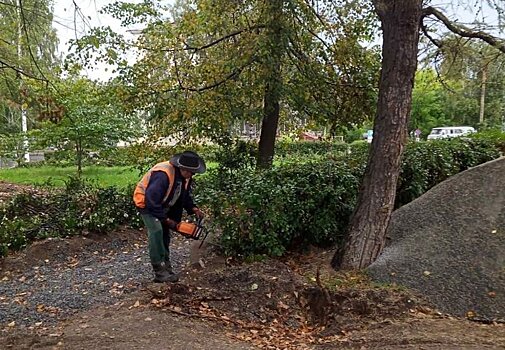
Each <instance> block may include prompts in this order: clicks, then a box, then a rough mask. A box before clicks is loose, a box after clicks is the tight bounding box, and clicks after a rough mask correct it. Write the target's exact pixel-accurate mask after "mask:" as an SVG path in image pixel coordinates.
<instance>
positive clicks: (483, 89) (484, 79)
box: [479, 64, 488, 125]
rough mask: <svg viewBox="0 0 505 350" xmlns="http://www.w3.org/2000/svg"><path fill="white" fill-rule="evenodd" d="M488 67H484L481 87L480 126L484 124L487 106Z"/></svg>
mask: <svg viewBox="0 0 505 350" xmlns="http://www.w3.org/2000/svg"><path fill="white" fill-rule="evenodd" d="M487 67H488V65H487V64H485V65H484V67H482V76H481V85H480V110H479V124H480V125H482V124H484V110H485V105H486V84H487Z"/></svg>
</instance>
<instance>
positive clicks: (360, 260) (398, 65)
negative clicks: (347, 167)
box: [332, 0, 422, 269]
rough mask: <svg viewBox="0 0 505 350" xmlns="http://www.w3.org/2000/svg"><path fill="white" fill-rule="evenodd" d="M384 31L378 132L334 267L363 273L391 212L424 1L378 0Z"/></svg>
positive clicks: (374, 254)
mask: <svg viewBox="0 0 505 350" xmlns="http://www.w3.org/2000/svg"><path fill="white" fill-rule="evenodd" d="M374 5H375V9H376V11H377V13H378V14H379V17H380V19H381V23H382V31H383V46H382V54H383V59H382V70H381V79H380V85H379V100H378V106H377V114H376V116H375V121H374V134H373V141H372V145H371V150H370V155H369V159H368V164H367V167H366V170H365V177H364V179H363V182H362V184H361V187H360V192H359V195H358V202H357V207H356V210H355V212H354V214H353V217H352V219H351V222H350V225H349V229H348V237H347V240H346V243H345V246H344V247H342V248H341V249H340V250H339V251H337V253H336V254H335V256H334V257H333V260H332V265H333V266H334V267H335V268H342V269H361V268H364V267H366V266H368V265H370V264H371V263H372V262H373V261H375V259H376V258H377V256H378V255H379V253H380V252H381V250H382V248H383V245H384V241H385V233H386V229H387V226H388V224H389V220H390V218H391V213H392V211H393V206H394V200H395V194H396V185H397V179H398V176H399V172H400V164H401V157H402V154H403V150H404V147H405V144H406V142H407V136H408V132H407V125H408V117H409V114H410V109H411V102H412V88H413V85H414V75H415V71H416V65H417V53H418V41H419V23H420V18H421V10H422V0H376V1H374Z"/></svg>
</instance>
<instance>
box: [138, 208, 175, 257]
mask: <svg viewBox="0 0 505 350" xmlns="http://www.w3.org/2000/svg"><path fill="white" fill-rule="evenodd" d="M141 216H142V220H143V221H144V224H145V226H146V228H147V234H148V239H149V258H150V259H151V264H153V265H159V264H161V263H162V262H165V261H170V248H169V245H170V229H169V228H168V226H167V225H166V224H165V225H164V224H163V223H162V222H161V221H160V220H159V219H157V218H155V217H154V216H152V215H149V214H142V215H141Z"/></svg>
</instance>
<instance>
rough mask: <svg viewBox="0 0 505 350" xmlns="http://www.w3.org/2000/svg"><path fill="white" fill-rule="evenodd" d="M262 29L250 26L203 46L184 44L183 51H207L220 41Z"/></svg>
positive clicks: (258, 26)
mask: <svg viewBox="0 0 505 350" xmlns="http://www.w3.org/2000/svg"><path fill="white" fill-rule="evenodd" d="M263 28H265V26H264V25H255V26H252V27H250V28H247V29H240V30H237V31H234V32H231V33H229V34H226V35H224V36H222V37H220V38H218V39H216V40H214V41H211V42H210V43H208V44H205V45H203V46H190V45H188V44H186V43H185V45H186V46H185V48H184V50H191V51H200V50H205V49H207V48H209V47H211V46H214V45H217V44H219V43H220V42H221V41H225V40H227V39H230V38H233V37H235V36H237V35H240V34H242V33H244V32H251V31H253V30H256V29H263ZM162 51H164V50H162Z"/></svg>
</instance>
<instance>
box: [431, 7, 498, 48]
mask: <svg viewBox="0 0 505 350" xmlns="http://www.w3.org/2000/svg"><path fill="white" fill-rule="evenodd" d="M428 16H434V17H435V18H437V19H438V20H439V21H441V22H442V23H443V24H444V25H445V26H446V27H447V29H449V30H450V31H451V32H453V33H455V34H458V35H460V36H462V37H465V38H473V39H480V40H482V41H485V42H486V43H488V44H489V45H491V46H493V47H495V48H496V49H498V50H500V51H501V52H503V53H505V40H503V39H501V38H498V37H495V36H493V35H490V34H488V33H485V32H483V31H474V30H472V29H470V28H467V27H465V26H464V25H461V24H455V23H453V22H452V21H451V20H450V19H449V18H447V17H446V16H445V15H444V14H443V13H442V12H440V11H439V10H437V9H435V8H434V7H431V6H428V7H426V8H424V9H423V14H422V16H421V21H422V20H423V19H424V18H426V17H428Z"/></svg>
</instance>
